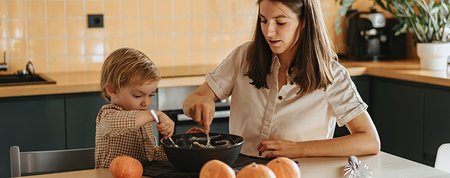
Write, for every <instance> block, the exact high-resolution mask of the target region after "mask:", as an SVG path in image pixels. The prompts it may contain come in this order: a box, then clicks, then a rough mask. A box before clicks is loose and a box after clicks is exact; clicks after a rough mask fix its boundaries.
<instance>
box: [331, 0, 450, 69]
mask: <svg viewBox="0 0 450 178" xmlns="http://www.w3.org/2000/svg"><path fill="white" fill-rule="evenodd" d="M336 1H337V2H339V3H340V5H341V7H340V10H339V16H338V18H337V19H336V22H335V27H336V32H338V33H339V32H340V19H341V18H342V17H343V16H344V15H345V14H346V12H347V10H348V9H350V8H351V6H352V4H353V3H354V2H355V0H336ZM373 1H374V4H376V5H378V6H380V7H381V8H382V9H384V10H386V11H388V12H390V13H391V14H392V15H393V16H394V17H395V18H396V19H397V20H398V21H399V24H398V25H396V26H395V27H394V30H396V34H400V33H406V32H411V33H412V34H413V38H414V41H415V43H417V54H418V56H419V57H420V65H421V68H423V69H429V70H446V69H447V58H448V57H449V56H450V0H429V1H426V0H373Z"/></svg>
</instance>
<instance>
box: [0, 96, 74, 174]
mask: <svg viewBox="0 0 450 178" xmlns="http://www.w3.org/2000/svg"><path fill="white" fill-rule="evenodd" d="M0 114H1V116H0V177H9V176H10V174H9V173H10V165H9V147H10V146H14V145H18V146H20V149H21V150H24V151H31V150H50V149H65V148H66V144H65V139H66V137H65V129H66V128H65V120H64V96H62V95H54V96H33V97H11V98H0Z"/></svg>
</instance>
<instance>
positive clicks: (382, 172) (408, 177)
mask: <svg viewBox="0 0 450 178" xmlns="http://www.w3.org/2000/svg"><path fill="white" fill-rule="evenodd" d="M359 159H360V160H361V161H362V162H363V163H366V164H367V165H368V166H369V168H370V169H371V170H372V171H373V177H374V178H378V177H379V178H390V177H393V178H402V177H405V178H415V177H417V178H419V177H420V178H424V177H427V178H444V177H450V173H446V172H443V171H440V170H438V169H435V168H433V167H430V166H427V165H423V164H420V163H417V162H413V161H410V160H407V159H403V158H400V157H398V156H395V155H391V154H388V153H384V152H380V153H379V154H377V155H373V156H360V157H359ZM296 160H297V161H298V162H299V164H300V170H301V174H302V178H310V177H311V178H338V177H343V166H344V165H345V164H347V157H319V158H300V159H296ZM28 177H30V178H61V177H63V178H79V177H83V178H113V176H112V175H111V173H110V172H109V170H108V169H91V170H84V171H73V172H64V173H55V174H45V175H37V176H28Z"/></svg>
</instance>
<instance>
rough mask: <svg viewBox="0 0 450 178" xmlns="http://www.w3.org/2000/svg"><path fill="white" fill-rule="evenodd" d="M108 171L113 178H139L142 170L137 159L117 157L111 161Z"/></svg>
mask: <svg viewBox="0 0 450 178" xmlns="http://www.w3.org/2000/svg"><path fill="white" fill-rule="evenodd" d="M109 171H111V173H112V175H113V176H114V177H115V178H140V177H142V173H143V171H144V170H143V168H142V164H141V162H139V161H138V160H137V159H134V158H132V157H129V156H118V157H116V158H114V159H113V160H112V161H111V164H110V165H109Z"/></svg>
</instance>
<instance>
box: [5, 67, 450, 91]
mask: <svg viewBox="0 0 450 178" xmlns="http://www.w3.org/2000/svg"><path fill="white" fill-rule="evenodd" d="M341 63H342V64H343V65H344V66H345V67H347V69H348V71H349V73H350V75H351V76H360V75H369V76H376V77H386V78H392V79H399V80H406V81H412V82H419V83H426V84H432V85H439V86H445V87H450V73H449V72H450V70H448V71H449V72H447V71H426V70H421V69H420V65H419V61H418V60H401V61H382V62H358V61H346V60H342V61H341ZM215 67H216V66H215V65H199V66H181V67H176V68H173V67H170V68H164V67H162V68H160V73H161V75H162V77H163V79H162V80H161V81H160V84H159V87H177V86H195V85H200V84H202V83H203V82H204V81H205V79H204V75H205V74H206V73H207V72H209V71H212V70H213V69H214V68H215ZM44 75H46V76H48V77H50V78H51V79H53V80H55V81H56V84H44V85H21V86H4V87H0V98H1V97H17V96H33V95H51V94H67V93H84V92H96V91H100V86H99V81H100V72H98V71H97V72H64V73H45V74H44Z"/></svg>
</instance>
